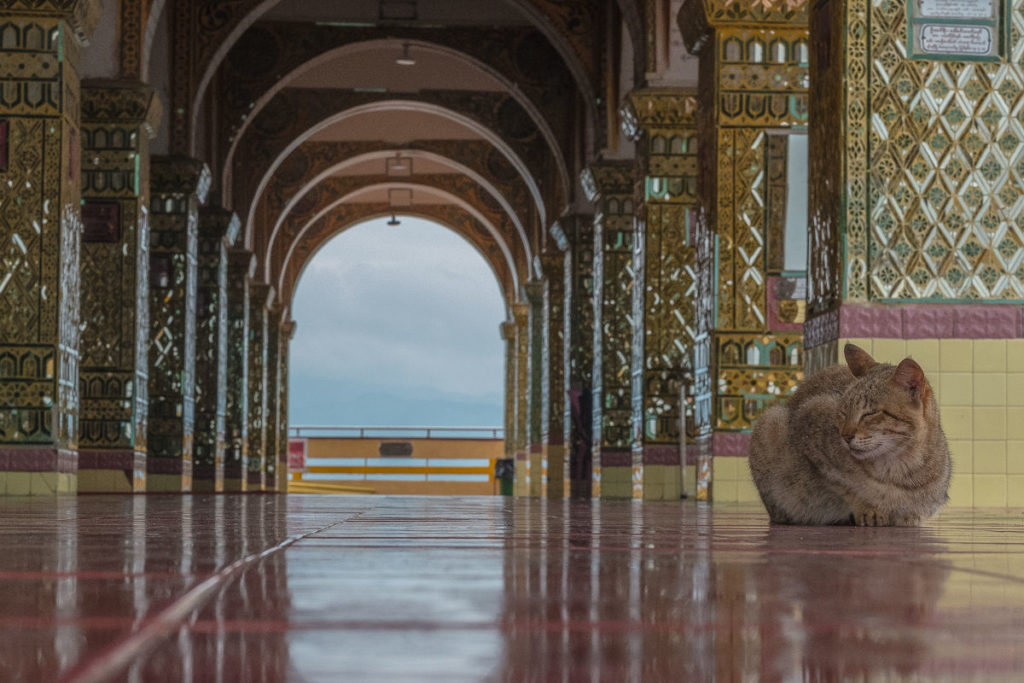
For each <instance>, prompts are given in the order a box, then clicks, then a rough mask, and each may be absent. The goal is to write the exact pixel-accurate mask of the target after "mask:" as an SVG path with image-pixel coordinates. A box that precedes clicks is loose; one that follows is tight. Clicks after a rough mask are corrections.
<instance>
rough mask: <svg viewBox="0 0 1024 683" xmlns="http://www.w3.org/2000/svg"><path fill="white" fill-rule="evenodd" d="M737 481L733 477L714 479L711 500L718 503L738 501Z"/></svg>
mask: <svg viewBox="0 0 1024 683" xmlns="http://www.w3.org/2000/svg"><path fill="white" fill-rule="evenodd" d="M737 484H738V482H737V481H736V480H735V479H725V480H720V479H716V480H715V481H714V484H713V485H712V486H713V488H712V491H711V499H712V501H715V502H719V503H737V502H739V494H738V489H737Z"/></svg>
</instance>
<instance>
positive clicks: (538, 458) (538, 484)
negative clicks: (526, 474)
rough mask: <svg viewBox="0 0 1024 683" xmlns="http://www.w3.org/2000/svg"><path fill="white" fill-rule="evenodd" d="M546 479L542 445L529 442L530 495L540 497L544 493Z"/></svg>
mask: <svg viewBox="0 0 1024 683" xmlns="http://www.w3.org/2000/svg"><path fill="white" fill-rule="evenodd" d="M546 480H547V467H546V464H545V462H544V446H543V445H542V444H539V443H534V444H530V497H531V498H540V497H542V496H543V495H544V482H545V481H546Z"/></svg>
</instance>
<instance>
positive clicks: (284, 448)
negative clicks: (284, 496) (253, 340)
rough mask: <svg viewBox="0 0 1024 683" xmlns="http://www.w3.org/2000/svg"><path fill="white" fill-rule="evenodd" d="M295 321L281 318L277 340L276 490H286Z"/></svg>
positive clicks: (282, 491) (280, 491)
mask: <svg viewBox="0 0 1024 683" xmlns="http://www.w3.org/2000/svg"><path fill="white" fill-rule="evenodd" d="M294 336H295V321H294V320H282V321H281V332H280V335H279V337H278V342H277V386H278V390H277V391H278V394H277V396H278V398H277V491H278V493H287V492H288V361H289V358H288V349H289V347H290V346H291V341H292V337H294Z"/></svg>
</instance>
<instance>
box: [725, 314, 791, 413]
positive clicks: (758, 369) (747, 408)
mask: <svg viewBox="0 0 1024 683" xmlns="http://www.w3.org/2000/svg"><path fill="white" fill-rule="evenodd" d="M715 347H716V348H715V352H716V358H717V366H718V386H717V387H716V388H715V429H716V430H747V429H750V428H751V427H752V426H753V423H754V420H755V419H756V418H757V416H758V415H760V414H761V411H762V410H764V409H765V408H766V407H768V406H769V405H771V404H773V403H775V402H776V401H778V400H780V399H784V398H785V397H786V396H788V395H789V394H791V393H792V392H793V390H794V389H795V388H796V385H797V384H798V383H799V381H800V380H802V379H803V376H804V375H803V362H804V357H803V355H804V347H803V335H800V334H794V335H784V334H775V335H757V334H746V333H721V332H720V333H718V334H717V335H715Z"/></svg>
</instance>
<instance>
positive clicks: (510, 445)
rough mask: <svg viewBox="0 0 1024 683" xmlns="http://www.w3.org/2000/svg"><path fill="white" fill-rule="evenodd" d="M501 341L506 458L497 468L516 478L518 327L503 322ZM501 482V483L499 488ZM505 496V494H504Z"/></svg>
mask: <svg viewBox="0 0 1024 683" xmlns="http://www.w3.org/2000/svg"><path fill="white" fill-rule="evenodd" d="M499 332H500V333H501V339H502V341H504V342H505V415H504V423H503V424H504V427H505V444H504V445H505V454H504V455H505V458H504V462H503V463H501V465H497V466H496V467H498V468H499V470H501V472H496V474H499V473H503V474H505V476H511V477H513V488H514V477H515V470H516V325H515V323H514V322H503V323H501V325H500V327H499ZM500 485H501V482H500V481H499V486H500ZM503 495H505V494H503Z"/></svg>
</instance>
